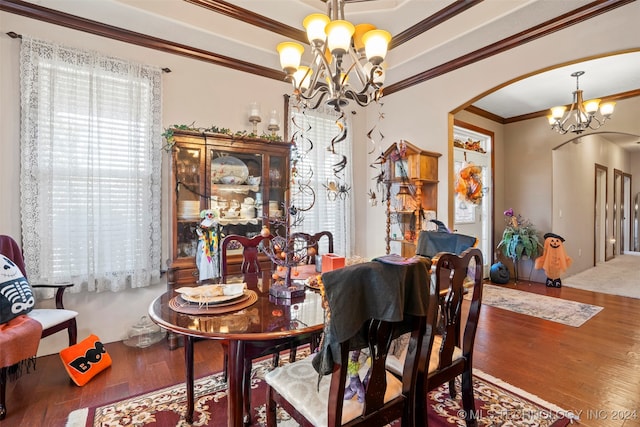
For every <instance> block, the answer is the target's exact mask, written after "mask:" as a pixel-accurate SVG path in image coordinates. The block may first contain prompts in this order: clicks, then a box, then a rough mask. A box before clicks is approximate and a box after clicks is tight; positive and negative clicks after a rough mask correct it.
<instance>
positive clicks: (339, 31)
mask: <svg viewBox="0 0 640 427" xmlns="http://www.w3.org/2000/svg"><path fill="white" fill-rule="evenodd" d="M325 1H327V0H325ZM303 26H304V28H305V29H306V31H307V38H308V39H309V44H310V47H311V52H312V53H313V60H312V61H311V63H310V65H309V66H304V65H300V62H301V58H302V53H303V52H304V47H303V46H302V45H301V44H299V43H295V42H284V43H280V44H279V45H278V47H277V50H278V53H279V54H280V65H281V66H282V69H283V70H284V72H285V73H286V79H287V80H290V81H291V82H292V84H293V93H294V95H295V96H296V97H298V99H302V100H304V101H308V103H307V104H308V106H309V107H310V108H312V109H315V108H317V107H318V106H319V105H320V103H321V102H322V101H323V100H324V99H325V98H326V103H327V104H328V105H331V106H333V107H334V108H335V109H336V110H337V111H340V108H341V107H344V106H345V105H347V104H348V103H349V100H353V101H355V102H357V103H358V104H359V105H361V106H366V105H369V103H371V102H373V101H377V100H378V99H380V97H381V96H382V86H383V84H384V69H383V68H382V62H383V61H384V58H385V56H386V54H387V47H388V45H389V42H390V41H391V34H389V32H387V31H384V30H379V29H376V27H375V26H373V25H371V24H358V25H353V24H352V23H351V22H349V21H345V19H344V0H328V1H327V14H326V15H325V14H322V13H314V14H311V15H309V16H307V17H306V18H305V19H304V21H303ZM354 81H355V82H356V83H357V84H358V87H357V88H356V87H355V83H354Z"/></svg>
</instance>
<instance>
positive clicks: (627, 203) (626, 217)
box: [620, 173, 633, 253]
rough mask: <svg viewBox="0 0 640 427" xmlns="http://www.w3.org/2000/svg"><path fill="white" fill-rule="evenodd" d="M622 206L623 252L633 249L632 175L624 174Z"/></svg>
mask: <svg viewBox="0 0 640 427" xmlns="http://www.w3.org/2000/svg"><path fill="white" fill-rule="evenodd" d="M621 194H622V207H621V209H620V213H621V214H622V218H621V223H620V225H621V230H622V252H623V253H624V252H628V251H632V250H633V247H632V244H631V242H632V239H633V228H632V227H631V175H630V174H628V173H623V174H622V191H621Z"/></svg>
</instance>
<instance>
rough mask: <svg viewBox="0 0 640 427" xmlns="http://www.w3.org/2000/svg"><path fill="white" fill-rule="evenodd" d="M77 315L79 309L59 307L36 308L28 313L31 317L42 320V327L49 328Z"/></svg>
mask: <svg viewBox="0 0 640 427" xmlns="http://www.w3.org/2000/svg"><path fill="white" fill-rule="evenodd" d="M77 315H78V312H77V311H73V310H62V309H57V308H34V309H33V310H31V311H30V312H29V313H28V314H27V316H29V317H30V318H32V319H34V320H37V321H38V322H40V324H41V325H42V329H48V328H50V327H52V326H55V325H58V324H60V323H62V322H66V321H67V320H71V319H73V318H74V317H76V316H77Z"/></svg>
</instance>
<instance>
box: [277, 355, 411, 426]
mask: <svg viewBox="0 0 640 427" xmlns="http://www.w3.org/2000/svg"><path fill="white" fill-rule="evenodd" d="M314 357H315V354H312V355H310V356H308V357H307V358H305V359H303V360H300V361H297V362H294V363H290V364H288V365H284V366H281V367H279V368H276V369H274V370H272V371H270V372H268V373H267V374H266V375H265V381H266V382H267V384H269V385H270V386H271V387H273V388H274V389H275V390H276V391H277V392H278V393H279V394H280V395H281V396H282V397H284V398H285V399H286V400H287V401H288V402H289V403H291V404H292V405H293V406H295V407H296V408H297V409H298V411H299V412H300V413H301V414H302V415H304V417H305V418H306V419H307V420H309V421H310V422H311V423H312V424H313V425H314V426H326V425H327V407H328V397H329V387H330V386H331V375H325V376H324V377H322V380H321V381H320V388H318V373H317V372H316V370H315V369H314V368H313V365H312V364H311V361H312V360H313V358H314ZM389 357H390V355H388V356H387V358H389ZM368 368H369V367H368V365H367V364H366V363H365V364H363V366H362V368H361V369H360V372H359V374H360V378H362V379H364V376H365V375H366V373H367V370H368ZM401 394H402V381H400V380H399V379H397V378H396V377H395V376H393V375H392V374H390V373H389V372H387V390H386V392H385V394H384V401H385V402H388V401H390V400H392V399H395V398H396V397H398V396H400V395H401ZM363 409H364V405H363V404H362V403H359V402H358V398H357V397H355V396H354V397H353V398H352V399H350V400H345V401H344V406H343V409H342V424H344V423H346V422H348V421H351V420H353V419H354V418H356V417H358V416H360V415H361V414H362V411H363Z"/></svg>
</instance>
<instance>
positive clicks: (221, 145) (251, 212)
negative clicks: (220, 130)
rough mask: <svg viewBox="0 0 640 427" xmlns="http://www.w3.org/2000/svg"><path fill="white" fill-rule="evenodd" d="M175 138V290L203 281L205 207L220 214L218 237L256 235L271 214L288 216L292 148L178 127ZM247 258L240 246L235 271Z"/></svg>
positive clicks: (170, 276)
mask: <svg viewBox="0 0 640 427" xmlns="http://www.w3.org/2000/svg"><path fill="white" fill-rule="evenodd" d="M173 138H174V141H175V144H174V145H173V147H172V152H171V167H170V174H171V178H170V179H171V183H172V189H171V194H170V198H171V212H170V218H171V233H170V237H171V244H170V251H171V253H170V259H169V260H168V272H167V282H168V286H169V288H170V289H171V288H174V287H181V286H193V285H194V284H195V283H198V281H199V271H198V268H197V265H196V256H197V255H198V241H199V236H198V234H197V228H198V226H199V225H200V223H201V221H202V218H201V217H200V212H202V211H203V210H207V209H212V210H214V211H215V212H216V214H217V215H218V220H217V225H216V226H215V232H216V236H217V238H218V239H219V240H218V241H221V239H222V238H223V237H224V236H225V235H228V234H240V235H244V236H249V237H252V236H255V235H256V234H258V233H260V230H261V229H262V226H263V224H264V225H269V220H270V218H275V217H280V216H282V215H283V211H282V209H283V208H282V206H283V205H284V203H285V201H286V198H287V197H288V193H287V188H288V182H289V159H290V150H291V144H290V143H287V142H274V141H268V140H265V139H257V138H245V137H241V138H239V137H234V136H231V135H226V134H214V133H203V132H197V131H188V130H175V131H174V134H173ZM218 253H219V251H218ZM218 256H219V255H218ZM241 260H242V254H241V250H240V248H238V249H236V250H232V251H230V252H229V255H228V265H229V269H230V273H233V272H239V271H240V264H241ZM218 261H219V260H218ZM264 261H265V263H267V258H266V257H264Z"/></svg>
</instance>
